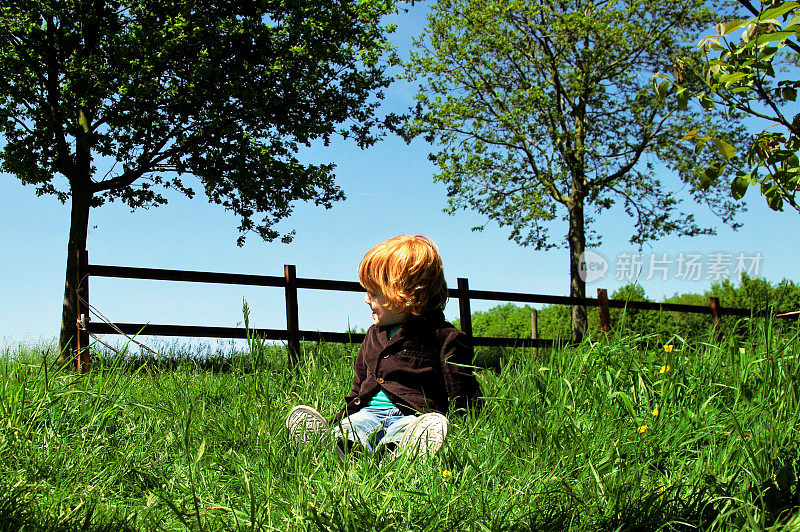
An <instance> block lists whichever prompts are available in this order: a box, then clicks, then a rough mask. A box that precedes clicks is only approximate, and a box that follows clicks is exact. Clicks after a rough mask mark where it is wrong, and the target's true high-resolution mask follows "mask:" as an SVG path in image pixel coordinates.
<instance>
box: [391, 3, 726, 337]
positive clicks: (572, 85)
mask: <svg viewBox="0 0 800 532" xmlns="http://www.w3.org/2000/svg"><path fill="white" fill-rule="evenodd" d="M705 4H706V2H703V1H702V0H683V1H679V2H664V1H662V0H623V1H618V2H605V1H600V0H563V1H558V2H556V1H553V0H545V1H541V2H530V1H527V0H503V1H497V0H439V1H438V2H437V3H436V4H435V5H434V6H433V12H432V14H431V15H430V17H429V23H428V27H427V30H426V32H425V34H424V35H423V36H422V37H421V38H420V39H418V41H417V43H416V47H417V51H416V52H415V53H414V54H412V57H411V60H410V62H409V64H408V66H407V73H408V76H409V77H410V78H411V79H416V80H418V81H419V82H420V92H419V94H418V96H417V105H416V108H415V110H414V118H413V120H411V121H409V123H408V124H407V130H406V134H407V135H409V136H414V135H424V136H425V137H426V138H427V139H428V140H429V141H431V142H435V143H436V145H437V149H438V150H439V151H438V152H437V153H434V154H432V155H431V159H432V160H433V161H434V162H436V164H437V165H438V166H439V168H440V172H439V173H438V174H437V175H436V179H437V180H438V181H441V182H444V183H447V185H448V195H449V200H450V203H449V205H450V207H449V210H450V212H453V211H455V210H458V209H475V210H477V211H478V212H480V213H481V214H484V215H486V216H487V217H488V218H489V219H492V220H495V221H496V222H497V223H498V224H500V225H501V226H508V227H509V228H510V229H511V234H510V238H511V239H513V240H514V241H516V242H517V243H519V244H521V245H532V246H534V247H535V248H536V249H545V248H548V247H552V246H560V245H564V243H565V242H564V241H563V240H562V239H561V238H558V237H557V238H555V239H552V238H551V237H550V236H549V234H548V230H549V227H550V225H551V224H550V222H552V221H553V220H555V219H556V218H562V219H564V220H566V221H567V225H568V229H567V232H566V236H567V238H566V245H567V246H568V247H569V267H570V291H569V293H570V296H573V297H585V288H586V287H585V282H584V280H583V279H582V278H581V275H580V274H581V266H582V259H581V257H582V254H583V252H584V250H585V249H586V247H587V246H591V245H597V244H599V242H600V238H599V236H597V235H594V234H593V233H591V232H588V235H587V227H588V226H589V225H590V224H591V223H592V222H593V221H594V220H595V219H597V217H598V216H600V215H602V214H603V213H604V212H605V211H607V210H608V209H611V208H612V207H613V206H615V205H617V204H618V203H619V204H621V206H622V207H623V208H624V209H625V211H626V212H627V214H628V215H630V216H632V217H633V218H634V224H633V234H632V236H631V241H632V242H634V243H641V242H644V241H647V240H650V239H654V238H658V237H660V236H662V235H665V234H668V233H678V234H682V235H697V234H709V233H713V229H712V228H704V227H701V226H699V225H698V224H697V223H696V221H695V219H694V217H693V215H692V214H689V213H687V212H686V209H683V208H682V206H681V205H680V200H679V199H678V198H677V197H676V196H675V195H674V194H673V193H672V191H671V190H669V189H668V187H667V186H665V184H664V183H662V181H661V179H660V178H659V177H658V175H657V172H656V170H655V167H654V165H653V162H654V161H655V160H656V159H658V160H660V161H661V162H663V163H664V164H665V165H666V166H667V167H668V168H670V169H672V170H674V171H677V173H678V175H679V176H680V178H681V179H682V180H683V181H684V182H685V183H688V184H689V187H688V189H689V190H691V191H692V193H693V194H694V198H695V199H696V200H698V201H704V202H706V203H708V204H709V205H710V206H711V207H712V209H713V210H714V211H715V212H716V213H718V214H719V215H720V216H721V217H722V219H723V220H724V221H725V222H727V223H731V224H733V225H734V226H735V225H736V224H735V222H734V221H733V217H734V214H735V210H736V205H735V203H734V202H733V201H731V199H730V196H729V195H728V194H727V190H728V186H729V185H728V183H727V182H725V179H720V180H715V181H714V182H713V183H710V184H708V186H706V187H703V186H701V183H703V180H704V179H705V176H704V174H702V172H700V171H699V166H698V164H697V162H698V159H697V156H696V155H695V154H694V152H693V151H692V150H691V149H689V147H688V146H685V145H680V143H676V142H674V138H675V132H676V131H679V130H686V129H687V128H688V127H689V126H690V125H692V124H697V123H703V124H713V126H714V127H717V128H719V132H720V133H719V134H720V135H721V136H722V137H724V138H729V139H730V138H733V137H736V135H737V134H738V133H739V128H738V125H737V124H736V123H735V122H732V121H729V120H724V121H723V120H717V121H715V122H708V121H707V120H712V119H713V118H714V117H704V116H702V113H698V112H697V111H696V110H691V111H690V110H685V109H684V110H673V111H672V112H671V110H670V109H669V108H667V106H666V104H665V102H664V101H663V100H659V99H657V98H654V97H653V96H652V85H651V79H652V77H653V75H654V74H655V73H656V72H659V71H665V70H667V69H670V70H671V69H672V65H673V62H674V57H676V56H682V55H685V54H688V53H689V45H688V44H685V43H686V41H685V37H686V35H687V34H691V33H694V32H696V31H698V30H699V29H701V28H705V27H708V25H709V23H710V21H711V20H714V19H716V18H717V17H718V16H719V15H718V14H717V13H716V12H715V10H712V9H709V8H707V7H706V6H705ZM709 4H710V5H711V6H712V7H713V8H717V7H719V2H709ZM719 9H721V7H719ZM700 157H701V160H700V162H701V163H702V157H706V158H708V157H710V156H709V155H708V154H701V156H700ZM586 326H587V314H586V309H585V308H584V307H580V306H576V307H574V308H573V310H572V336H573V339H575V340H577V339H579V338H580V337H582V335H583V334H584V332H585V330H586Z"/></svg>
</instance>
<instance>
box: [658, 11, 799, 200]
mask: <svg viewBox="0 0 800 532" xmlns="http://www.w3.org/2000/svg"><path fill="white" fill-rule="evenodd" d="M759 4H760V11H756V12H755V13H754V14H755V15H756V16H755V17H753V18H751V19H749V20H747V19H738V20H730V21H726V22H723V23H720V24H717V26H716V28H715V31H716V33H715V34H713V35H710V36H708V37H705V38H704V39H703V40H701V41H700V50H701V52H702V56H701V57H700V58H696V57H690V58H685V59H683V61H682V62H681V63H680V64H679V65H678V68H677V70H676V71H675V74H674V85H673V84H672V83H671V82H670V81H669V80H663V81H657V84H658V85H657V88H656V92H657V93H658V94H659V95H660V96H663V97H666V96H670V97H674V98H675V99H676V100H677V102H678V103H679V104H680V105H682V106H686V104H687V102H688V101H689V99H690V97H695V98H697V100H698V101H699V102H700V103H701V104H702V105H703V106H704V107H705V108H707V109H710V110H713V111H714V112H717V113H718V114H719V115H720V116H730V115H732V114H736V113H738V114H744V115H747V116H750V117H753V118H755V119H757V120H758V123H759V127H761V125H763V124H766V127H765V129H763V130H762V131H760V132H756V133H754V134H752V135H751V136H750V137H749V138H748V139H747V140H746V141H743V142H739V143H735V145H731V144H729V143H727V142H725V140H724V139H721V138H719V136H718V135H717V134H716V133H715V132H713V131H703V132H701V131H700V130H697V129H692V130H691V131H689V132H688V133H686V135H685V136H684V138H683V140H685V141H690V142H692V143H693V144H694V145H695V147H696V150H697V151H698V152H701V151H706V152H711V153H713V154H714V155H715V160H714V161H713V162H711V164H709V165H707V167H706V170H705V171H706V174H707V175H708V176H709V179H710V180H711V181H714V180H716V178H717V175H718V174H719V173H720V172H721V171H723V170H724V169H725V168H727V167H732V168H734V169H736V171H737V177H736V179H735V180H733V182H732V183H731V195H732V197H734V198H735V199H740V198H742V197H743V196H744V195H745V193H746V192H747V189H748V188H749V187H750V186H751V185H753V186H758V187H759V191H760V193H761V194H762V195H763V196H764V198H765V199H766V201H767V204H768V205H769V206H770V208H771V209H773V210H777V211H781V210H783V207H784V203H786V204H788V205H790V206H791V207H792V208H793V209H795V210H797V211H798V212H800V204H798V201H797V198H796V195H797V192H798V190H800V162H799V161H800V159H798V153H800V114H798V113H797V90H798V88H800V80H798V79H797V71H796V68H797V66H798V65H799V64H800V63H799V62H798V58H800V46H799V45H798V42H800V3H798V2H794V1H792V2H786V1H774V0H771V1H765V2H759ZM757 5H758V4H757ZM748 7H749V3H748ZM792 66H793V67H795V70H792V69H791V67H792ZM706 147H708V149H705V148H706ZM737 153H738V154H739V155H738V157H737Z"/></svg>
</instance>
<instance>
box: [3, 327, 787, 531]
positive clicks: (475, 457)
mask: <svg viewBox="0 0 800 532" xmlns="http://www.w3.org/2000/svg"><path fill="white" fill-rule="evenodd" d="M644 340H645V341H643V339H642V338H640V337H630V336H624V335H611V336H610V337H609V338H607V339H606V338H600V339H589V340H587V341H585V342H584V343H583V344H582V345H580V346H578V347H572V348H561V349H554V350H544V349H542V350H540V353H539V357H538V358H537V359H533V358H532V357H531V356H530V352H526V351H516V352H513V353H510V354H509V355H508V356H505V357H504V360H505V364H504V365H503V367H502V368H500V369H498V370H483V371H480V373H479V378H480V381H481V385H482V389H483V392H484V395H485V396H486V404H485V407H484V409H483V411H482V412H481V413H480V414H479V415H478V416H476V417H467V418H465V417H463V416H461V417H460V416H454V417H453V418H452V423H453V427H452V429H453V430H452V434H451V438H450V439H449V440H448V442H447V445H446V446H445V448H444V449H443V450H442V452H440V453H439V454H438V455H437V456H435V457H433V458H432V459H425V460H422V459H420V460H415V461H414V460H408V459H406V458H400V459H390V458H385V459H382V460H375V459H373V458H371V457H368V456H358V457H355V458H354V459H352V460H348V461H342V460H341V459H339V458H337V457H336V455H335V453H333V452H331V446H330V443H329V442H326V441H324V440H322V441H319V442H317V443H315V444H313V445H311V446H309V447H307V448H303V449H300V450H295V449H293V448H292V447H290V446H289V444H288V441H287V438H286V434H285V428H284V425H283V423H284V419H285V416H286V415H287V414H288V412H289V410H290V409H291V407H292V406H294V405H296V404H298V403H304V404H309V405H312V406H315V407H316V408H318V409H319V410H320V411H321V412H322V413H323V414H324V415H333V414H334V413H335V411H336V410H337V409H338V408H339V407H340V405H341V399H342V397H343V396H344V395H345V394H346V393H347V391H349V388H350V383H351V379H352V361H353V358H354V356H355V353H356V350H357V346H354V345H353V346H343V345H324V344H306V345H304V346H303V356H302V363H301V364H300V365H299V366H298V367H296V368H295V369H293V370H288V369H287V367H286V365H287V361H286V353H285V350H284V349H282V348H281V347H275V346H268V345H264V344H261V343H259V342H254V343H253V349H252V350H251V351H249V352H243V353H240V354H235V353H234V354H231V355H230V356H228V357H227V359H226V360H225V361H224V363H223V362H221V361H220V360H216V359H215V358H214V357H210V356H205V357H203V359H202V360H198V359H192V358H191V357H189V356H185V355H186V354H176V353H172V354H171V356H165V357H162V358H161V359H160V360H154V359H145V358H141V357H139V356H138V355H137V356H136V357H129V356H125V355H122V356H116V355H112V354H108V353H95V355H94V358H95V360H94V363H93V367H92V372H91V373H90V374H87V375H75V374H72V373H68V372H63V371H60V370H58V369H57V368H56V367H55V366H54V361H55V358H56V353H55V352H54V351H53V350H52V348H47V347H42V348H26V349H11V348H5V349H4V350H3V353H2V354H3V356H2V359H0V468H2V470H0V529H2V530H9V529H10V530H16V529H19V528H24V529H26V530H78V529H81V530H83V529H92V530H120V529H125V528H128V529H133V530H150V529H158V530H185V529H187V528H188V529H194V530H287V529H288V530H306V529H312V530H314V529H321V530H328V529H335V530H359V531H360V530H530V529H539V530H566V529H574V530H617V529H624V530H655V529H666V530H697V529H701V530H702V529H708V530H727V529H731V528H733V529H753V528H758V529H770V528H772V529H775V530H777V529H797V528H800V520H799V519H800V518H798V513H800V512H798V506H800V459H798V456H800V433H799V432H800V431H799V429H800V342H799V341H798V339H797V337H793V336H780V335H776V334H773V331H771V329H770V324H769V323H767V324H761V325H758V326H757V327H755V328H754V329H753V330H752V331H751V334H750V337H749V338H748V339H747V340H746V341H744V342H742V341H741V340H732V339H729V338H725V337H723V338H712V339H710V340H709V341H700V342H689V341H687V340H685V339H683V338H679V337H675V338H673V339H671V340H670V341H669V342H668V343H667V344H656V343H654V342H647V341H646V339H644ZM712 340H713V341H712ZM643 345H646V346H647V347H645V348H643V347H642V346H643ZM665 345H667V346H671V347H665ZM220 370H221V371H220ZM793 527H794V528H793Z"/></svg>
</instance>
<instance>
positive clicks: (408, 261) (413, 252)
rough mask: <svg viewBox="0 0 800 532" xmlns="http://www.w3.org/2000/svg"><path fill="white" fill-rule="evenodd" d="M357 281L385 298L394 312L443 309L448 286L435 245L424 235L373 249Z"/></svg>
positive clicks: (359, 272) (359, 267)
mask: <svg viewBox="0 0 800 532" xmlns="http://www.w3.org/2000/svg"><path fill="white" fill-rule="evenodd" d="M358 279H359V281H360V282H361V286H363V287H364V288H366V289H367V291H369V292H373V293H381V294H383V295H384V296H385V297H386V300H387V305H386V306H387V307H389V308H390V309H391V310H393V311H395V312H403V311H405V310H410V311H411V313H412V314H414V315H417V316H419V315H420V314H422V312H423V311H425V310H432V309H439V310H441V309H444V306H445V304H446V303H447V283H446V282H445V279H444V269H443V267H442V258H441V256H440V255H439V251H438V250H437V249H436V244H434V243H433V241H432V240H431V239H430V238H428V237H426V236H423V235H400V236H396V237H394V238H390V239H389V240H387V241H386V242H382V243H380V244H378V245H377V246H375V247H374V248H372V249H370V250H369V251H368V252H367V254H366V255H364V258H363V259H362V260H361V264H359V265H358Z"/></svg>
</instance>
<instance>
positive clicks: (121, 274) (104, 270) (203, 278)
mask: <svg viewBox="0 0 800 532" xmlns="http://www.w3.org/2000/svg"><path fill="white" fill-rule="evenodd" d="M92 277H116V278H127V279H149V280H161V281H181V282H194V283H217V284H235V285H251V286H272V287H277V288H283V289H284V291H285V299H286V329H250V330H249V333H250V334H253V333H255V334H257V335H258V336H259V337H261V338H263V339H265V340H282V341H285V342H286V343H287V346H288V349H289V355H290V360H291V361H293V362H296V361H297V360H298V357H299V353H300V342H301V341H303V340H305V341H325V342H338V343H352V342H361V340H363V338H364V334H359V333H349V332H348V333H342V332H327V331H309V330H302V329H300V325H299V319H298V305H297V291H298V290H299V289H304V290H306V289H307V290H335V291H341V292H363V291H364V288H363V287H362V286H361V285H360V284H359V283H357V282H352V281H332V280H328V279H307V278H302V277H297V272H296V268H295V266H294V265H291V264H287V265H285V266H284V268H283V276H272V275H247V274H236V273H215V272H202V271H185V270H163V269H155V268H132V267H127V266H104V265H100V264H89V261H88V253H87V252H86V250H83V251H79V252H78V284H77V286H78V295H79V297H78V313H77V314H78V318H79V319H78V323H77V331H76V332H77V334H76V340H77V352H78V356H77V366H78V371H79V372H82V371H86V370H88V367H89V350H88V349H87V347H88V345H89V335H90V333H91V334H120V333H122V334H126V335H131V336H132V335H136V334H143V335H153V336H184V337H196V338H241V339H244V338H247V334H248V330H247V329H245V328H244V327H209V326H192V325H163V324H152V323H114V324H113V325H111V324H109V323H104V322H102V321H98V322H95V321H91V320H90V319H89V314H90V310H89V280H90V279H91V278H92ZM448 295H449V296H450V297H451V298H453V299H457V300H458V308H459V316H460V320H461V324H460V325H461V329H462V330H463V331H464V332H465V333H467V334H468V335H470V336H472V312H471V310H470V301H472V300H473V299H480V300H489V301H505V302H515V303H544V304H549V305H582V306H587V307H598V312H599V316H600V327H601V329H602V330H603V331H605V332H608V331H609V330H610V327H611V323H610V317H609V309H610V308H625V307H627V308H629V309H641V310H656V311H670V312H691V313H700V314H709V315H710V316H711V317H712V319H713V322H714V323H716V322H717V320H718V319H719V317H720V316H722V315H734V316H751V315H752V312H751V310H750V309H742V308H723V307H720V305H719V300H718V299H717V298H711V299H710V302H709V305H708V306H699V305H682V304H674V303H652V302H648V301H625V300H613V299H608V295H607V292H606V290H605V289H602V288H599V289H597V298H574V297H565V296H552V295H543V294H524V293H515V292H494V291H487V290H472V289H471V288H470V287H469V281H468V280H467V279H464V278H459V279H458V284H457V287H456V288H450V289H449V290H448ZM535 336H537V335H536V333H535V327H534V338H498V337H472V340H473V344H474V345H476V346H504V347H534V348H538V347H551V346H552V345H553V342H554V341H553V340H552V339H541V338H536V337H535Z"/></svg>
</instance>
